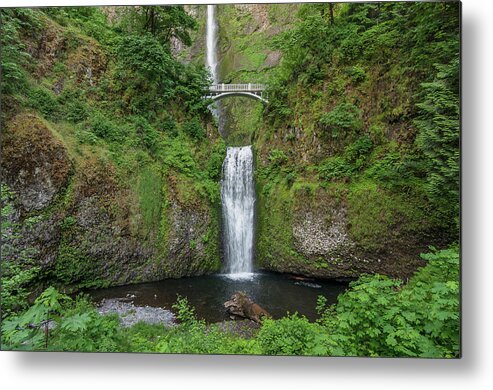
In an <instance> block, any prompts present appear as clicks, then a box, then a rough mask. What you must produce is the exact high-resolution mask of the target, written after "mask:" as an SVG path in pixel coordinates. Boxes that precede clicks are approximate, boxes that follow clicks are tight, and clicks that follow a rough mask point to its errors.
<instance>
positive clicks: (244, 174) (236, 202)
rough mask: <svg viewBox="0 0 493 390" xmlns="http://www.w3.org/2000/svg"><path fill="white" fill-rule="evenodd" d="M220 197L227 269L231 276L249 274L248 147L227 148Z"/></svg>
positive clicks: (251, 209) (251, 201)
mask: <svg viewBox="0 0 493 390" xmlns="http://www.w3.org/2000/svg"><path fill="white" fill-rule="evenodd" d="M221 200H222V210H223V221H224V233H223V234H224V249H225V257H226V271H227V273H228V276H229V277H232V278H244V277H250V276H251V275H252V272H253V231H254V229H253V224H254V206H255V186H254V182H253V152H252V147H251V146H243V147H228V149H227V154H226V158H225V159H224V163H223V179H222V182H221Z"/></svg>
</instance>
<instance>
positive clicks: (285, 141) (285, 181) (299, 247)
mask: <svg viewBox="0 0 493 390" xmlns="http://www.w3.org/2000/svg"><path fill="white" fill-rule="evenodd" d="M459 7H460V5H459V4H458V3H456V2H447V3H420V2H404V3H397V2H389V3H378V4H377V3H375V4H335V5H334V4H305V5H301V6H300V7H299V10H298V19H297V21H295V22H294V23H293V24H292V26H291V28H289V29H287V30H286V31H284V32H281V33H280V34H278V35H276V36H274V38H273V39H272V41H273V43H272V50H279V51H280V52H281V53H282V59H281V62H280V64H279V66H277V67H275V68H274V69H273V70H272V72H271V73H270V75H269V87H270V90H269V104H268V105H267V106H266V109H265V110H264V113H263V118H264V122H263V124H262V125H261V126H260V128H258V129H257V130H256V132H255V135H254V145H255V146H256V150H257V159H258V164H257V165H258V168H257V172H258V175H257V178H258V187H259V191H258V194H259V198H260V199H259V200H260V207H259V245H258V249H259V252H258V261H259V262H260V264H261V265H262V266H264V267H266V268H270V269H275V270H278V271H286V270H289V271H291V272H296V271H298V272H300V273H304V274H307V273H312V274H320V272H321V274H325V275H326V276H336V275H344V274H346V275H348V274H349V275H350V274H351V273H352V274H353V275H354V276H357V275H358V274H360V273H361V271H362V269H363V270H364V271H365V272H380V273H385V274H390V275H396V276H398V275H400V276H405V275H410V274H411V273H412V272H413V270H414V269H415V268H416V267H417V266H418V265H419V262H417V261H416V258H417V254H418V253H419V252H422V251H424V250H425V249H426V246H427V245H431V244H434V245H438V246H443V245H446V244H448V243H451V242H456V241H457V240H458V228H459V224H458V223H459V23H458V21H459ZM322 199H328V201H329V203H330V204H332V205H333V207H331V208H326V209H325V210H322V208H320V207H318V206H319V205H320V204H321V203H323V204H326V203H324V202H325V201H324V202H321V200H322ZM318 208H320V210H318V214H319V215H323V218H321V219H324V220H325V222H324V221H320V223H319V225H320V228H319V229H318V231H319V232H320V236H321V237H322V236H323V237H325V238H324V239H321V240H319V242H318V243H316V242H313V234H312V233H313V229H312V231H310V230H309V229H304V228H301V227H297V226H296V223H295V222H296V220H297V219H299V218H303V217H304V218H307V219H310V218H311V219H313V218H312V217H311V216H310V213H311V211H310V210H313V209H318ZM303 209H305V210H303ZM334 210H335V211H334ZM297 213H298V217H296V218H293V216H294V215H296V214H297ZM312 226H313V224H312ZM335 230H337V234H335V233H334V232H335ZM310 241H312V242H311V243H310ZM272 243H276V244H275V245H272ZM307 247H311V248H315V247H318V249H317V250H311V251H308V250H306V248H307ZM396 257H398V258H399V260H398V261H396ZM278 259H282V261H281V262H279V261H278ZM361 259H365V260H366V263H364V264H361ZM321 269H322V271H320V270H321ZM324 270H325V271H324Z"/></svg>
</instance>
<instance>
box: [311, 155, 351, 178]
mask: <svg viewBox="0 0 493 390" xmlns="http://www.w3.org/2000/svg"><path fill="white" fill-rule="evenodd" d="M317 170H318V174H319V176H320V178H322V179H324V180H328V181H330V180H334V179H343V178H349V177H351V175H352V173H353V167H351V165H350V164H348V163H347V161H346V160H345V159H344V158H343V157H329V158H328V159H326V160H325V161H323V162H322V163H321V164H320V165H319V166H318V168H317Z"/></svg>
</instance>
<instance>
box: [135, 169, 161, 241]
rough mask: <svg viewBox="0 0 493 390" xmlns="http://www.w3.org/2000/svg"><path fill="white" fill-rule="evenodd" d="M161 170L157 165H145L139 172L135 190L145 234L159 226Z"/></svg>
mask: <svg viewBox="0 0 493 390" xmlns="http://www.w3.org/2000/svg"><path fill="white" fill-rule="evenodd" d="M161 190H162V179H161V172H160V169H159V167H158V166H157V165H150V166H146V167H145V168H144V169H143V170H142V171H141V172H140V174H139V184H138V187H137V192H138V195H139V204H140V211H141V213H142V216H143V219H144V226H145V230H146V235H147V234H149V232H150V231H152V230H154V229H155V228H156V227H158V226H159V219H160V216H161V207H162V203H163V197H162V193H161Z"/></svg>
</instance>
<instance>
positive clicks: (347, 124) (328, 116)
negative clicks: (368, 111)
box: [319, 103, 363, 138]
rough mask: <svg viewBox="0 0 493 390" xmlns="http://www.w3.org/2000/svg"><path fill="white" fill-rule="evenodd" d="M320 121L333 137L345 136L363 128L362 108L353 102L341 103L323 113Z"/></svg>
mask: <svg viewBox="0 0 493 390" xmlns="http://www.w3.org/2000/svg"><path fill="white" fill-rule="evenodd" d="M319 123H320V124H321V125H322V126H323V128H324V130H326V131H329V132H330V135H331V137H332V138H339V137H341V136H342V137H345V136H347V135H349V134H352V133H355V132H357V131H358V130H360V129H361V128H362V125H363V123H362V121H361V110H360V109H358V107H356V106H354V105H353V104H351V103H341V104H339V105H337V106H336V107H335V108H334V109H333V110H332V111H330V112H327V113H325V114H322V116H321V117H320V120H319ZM341 133H342V134H341Z"/></svg>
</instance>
